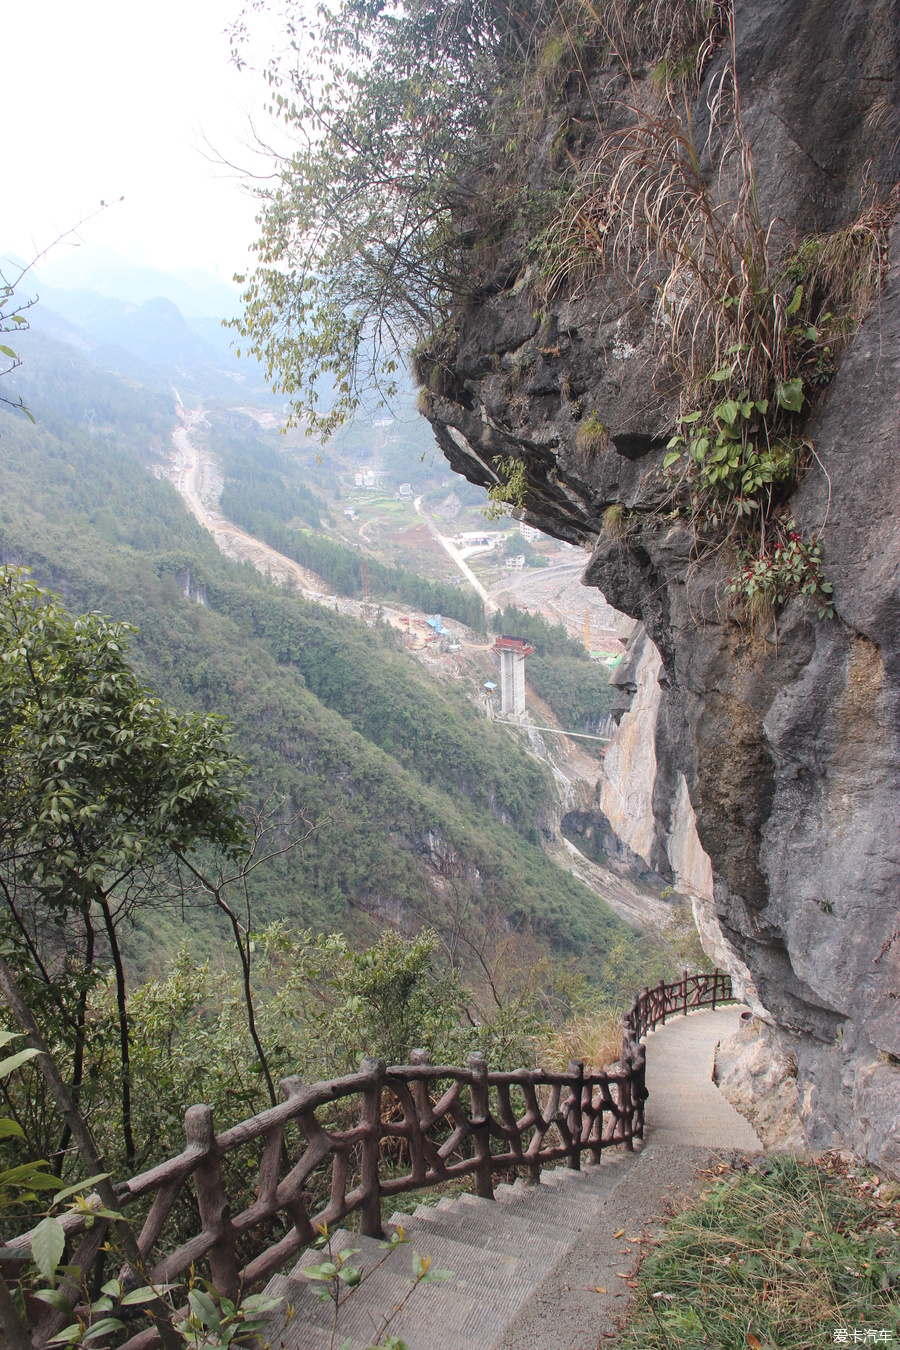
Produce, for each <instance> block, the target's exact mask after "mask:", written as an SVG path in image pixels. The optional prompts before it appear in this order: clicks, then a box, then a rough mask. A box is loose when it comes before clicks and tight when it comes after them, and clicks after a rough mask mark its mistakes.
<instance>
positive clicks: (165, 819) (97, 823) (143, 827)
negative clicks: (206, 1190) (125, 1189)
mask: <svg viewBox="0 0 900 1350" xmlns="http://www.w3.org/2000/svg"><path fill="white" fill-rule="evenodd" d="M131 631H133V630H130V629H129V626H128V625H126V624H121V623H112V622H110V621H109V620H108V619H105V618H103V617H102V616H100V615H98V614H91V615H86V616H83V617H82V618H80V619H72V618H71V617H70V616H69V614H68V613H67V612H66V610H65V609H64V608H63V607H62V605H60V604H59V603H58V602H57V601H56V600H55V599H54V598H53V597H52V596H51V595H49V593H48V592H46V591H44V590H42V589H41V588H40V587H38V586H37V585H36V584H35V583H34V582H33V581H32V580H31V579H30V578H29V577H28V575H27V574H26V573H25V572H23V571H22V570H21V569H19V568H10V567H4V568H0V737H2V740H3V745H4V754H3V759H2V764H0V841H2V842H0V889H2V892H3V895H4V898H5V900H6V905H7V908H8V910H9V914H10V917H11V918H12V920H13V923H14V925H15V927H16V929H17V930H18V932H19V933H20V934H21V937H22V939H23V940H25V941H26V942H27V943H30V944H31V946H32V949H33V950H34V944H33V941H32V939H31V938H30V936H29V932H28V927H27V925H26V923H25V921H24V920H23V917H22V912H21V911H22V907H23V905H24V906H27V907H28V908H29V909H31V910H33V909H34V908H35V907H37V909H38V910H43V911H46V912H47V913H48V915H50V916H55V918H56V920H57V923H58V925H65V923H66V920H67V919H69V918H71V917H73V916H76V915H77V916H80V918H81V920H82V921H83V924H84V929H85V937H86V944H85V965H86V966H88V967H89V966H90V965H92V963H93V955H94V934H93V926H94V922H95V920H94V914H95V913H97V914H98V915H99V916H100V917H101V918H102V924H103V927H104V929H105V933H106V939H107V941H108V943H109V948H110V952H111V955H112V960H113V964H114V967H115V972H116V987H117V996H118V1006H119V1033H120V1050H121V1065H122V1127H123V1131H124V1135H125V1140H126V1149H127V1152H128V1153H129V1155H130V1156H132V1157H133V1156H134V1140H133V1134H132V1127H131V1089H130V1071H129V1036H128V1019H127V1010H126V993H125V972H124V965H123V961H122V955H121V950H120V944H119V938H118V933H117V924H118V921H119V919H120V918H121V917H122V915H123V914H125V913H126V912H127V911H128V910H129V909H130V908H132V907H133V906H135V905H139V904H141V903H145V902H147V901H148V900H151V901H152V900H153V899H155V898H156V885H155V881H156V872H157V870H158V869H159V868H160V866H161V865H162V864H164V863H166V862H170V861H172V860H173V859H174V858H176V857H177V856H179V855H183V854H186V853H190V852H192V851H193V850H194V849H196V848H197V846H198V845H200V844H212V845H214V846H217V847H219V848H221V849H223V850H224V851H225V852H226V853H228V854H231V855H236V854H239V853H240V852H241V851H242V850H243V849H244V848H245V847H246V843H247V832H246V828H245V825H244V821H243V817H242V816H241V813H240V799H241V793H240V788H239V786H238V782H237V780H238V779H239V778H240V777H242V776H243V773H244V771H245V766H244V764H243V762H242V761H241V760H239V759H238V758H237V757H236V756H235V755H234V754H232V753H231V751H230V749H229V748H228V745H227V740H226V735H225V727H224V724H223V722H222V720H221V718H218V717H215V716H198V715H196V714H193V715H188V716H178V715H176V714H175V713H173V712H171V711H170V710H169V709H168V708H166V707H164V706H163V705H162V704H161V703H160V701H159V699H157V698H155V697H154V696H153V694H152V693H151V691H150V690H149V689H148V688H147V686H146V685H145V684H143V683H142V681H140V680H139V679H138V678H137V676H136V675H135V673H134V671H133V670H132V669H131V667H130V666H129V664H128V661H127V659H126V653H127V644H128V636H129V633H130V632H131ZM80 997H81V994H79V999H80ZM81 1016H82V1009H81V1008H80V1007H79V1010H78V1012H77V1013H76V1014H75V1021H76V1039H78V1040H83V1035H84V1027H83V1025H81V1026H79V1018H80V1017H81ZM79 1070H80V1065H79Z"/></svg>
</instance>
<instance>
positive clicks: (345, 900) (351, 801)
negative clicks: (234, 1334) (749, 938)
mask: <svg viewBox="0 0 900 1350" xmlns="http://www.w3.org/2000/svg"><path fill="white" fill-rule="evenodd" d="M19 345H20V347H21V348H22V354H23V355H24V356H25V359H26V366H25V368H24V371H23V372H21V373H20V378H19V382H18V390H19V391H21V392H22V394H23V396H24V397H25V399H26V402H27V403H28V404H29V406H30V407H31V408H32V410H33V412H34V414H35V418H36V425H35V426H32V425H31V424H30V423H28V422H27V421H26V420H25V419H24V418H23V417H22V416H20V415H14V414H11V413H3V414H0V431H2V441H0V448H2V456H0V493H2V508H0V551H2V557H3V559H4V560H5V561H15V562H20V563H23V564H26V565H28V566H30V567H31V568H32V569H33V571H34V574H35V576H36V577H37V578H38V579H39V580H40V581H41V582H42V583H43V584H46V585H48V586H50V587H52V588H53V589H54V590H56V591H57V592H59V593H60V594H61V595H62V596H63V597H64V598H65V601H66V603H67V605H68V607H69V608H70V610H71V611H72V612H80V611H84V610H92V609H99V610H102V611H105V612H107V613H109V614H111V615H113V616H115V617H116V618H119V619H125V620H128V621H129V622H132V623H134V624H136V625H137V626H138V628H139V630H140V632H139V635H138V636H137V637H136V638H135V640H134V646H133V656H134V659H135V661H136V664H137V665H138V666H139V667H140V668H141V670H142V672H143V673H145V674H146V675H147V677H148V678H149V679H150V681H151V683H152V684H153V686H154V688H155V689H156V690H157V691H158V692H159V693H160V695H161V696H163V697H164V698H166V699H167V700H169V701H171V702H172V703H174V704H176V705H177V706H179V707H183V708H188V707H191V708H197V709H203V710H214V711H217V712H221V713H224V714H225V715H227V716H228V717H229V718H230V719H231V720H232V722H233V724H234V727H235V731H236V738H237V744H238V747H239V748H240V750H241V751H242V752H243V753H244V754H245V755H246V756H247V758H248V759H249V761H250V763H251V765H252V769H253V783H254V792H255V793H256V794H257V795H258V797H259V799H260V801H262V800H263V799H264V798H265V797H266V796H267V794H268V793H269V792H270V791H272V790H274V791H276V792H278V793H283V794H285V795H286V796H287V797H288V798H289V799H290V802H291V803H292V805H293V806H294V808H295V809H301V808H302V809H303V811H304V812H305V813H306V814H307V815H308V816H309V817H310V818H312V819H313V820H315V821H317V822H318V828H317V830H316V832H315V833H314V834H313V836H312V837H311V838H310V839H309V841H308V842H307V843H306V844H305V845H304V848H303V851H302V856H301V854H300V853H299V852H295V853H293V854H291V855H289V856H287V857H286V858H284V859H283V860H281V861H280V862H278V863H277V864H273V865H272V866H271V867H270V868H269V869H267V870H266V872H265V874H257V877H256V879H255V891H254V903H255V906H256V909H257V914H258V917H259V920H260V921H262V920H264V919H271V918H275V917H286V918H288V919H289V920H290V921H291V923H292V924H293V925H296V926H303V925H311V926H313V927H315V928H318V929H333V928H343V929H345V930H346V931H348V933H349V934H350V935H351V936H353V935H354V934H355V935H356V936H357V937H358V938H362V937H365V936H366V935H367V934H370V933H371V932H372V931H374V928H375V927H376V926H380V925H381V924H382V923H383V922H384V921H385V919H388V920H390V921H392V922H396V923H399V924H400V925H401V926H405V927H412V926H415V925H416V924H418V923H421V922H422V921H423V920H427V919H428V917H429V915H430V914H432V913H433V912H434V907H435V906H436V905H441V904H446V903H447V898H446V897H447V889H446V886H445V888H444V899H443V900H441V899H440V890H439V888H437V889H436V888H435V886H434V885H433V884H432V882H433V881H434V879H435V877H437V876H438V875H439V874H440V875H443V877H444V878H445V879H446V880H447V881H448V882H449V883H452V884H451V890H452V889H453V887H455V888H456V890H457V891H458V890H459V888H465V887H470V888H471V887H473V886H474V887H477V888H478V889H479V894H483V895H485V896H487V897H490V898H491V902H492V903H495V904H499V905H501V906H502V908H503V910H504V913H505V915H507V916H508V920H509V923H510V924H511V925H516V924H524V925H525V926H526V927H533V929H534V930H535V931H536V932H537V933H538V934H541V935H544V936H545V937H546V938H547V939H549V941H550V943H551V944H552V946H553V947H554V948H555V949H556V950H557V951H558V952H559V953H560V954H571V955H573V956H579V957H583V958H585V959H586V965H588V966H591V965H592V966H593V968H594V971H595V973H596V972H597V971H599V968H600V967H599V965H598V964H597V958H598V957H601V956H602V954H603V952H604V951H605V950H606V949H607V947H608V946H609V944H610V942H611V941H612V940H614V939H617V938H621V937H622V936H623V935H626V936H627V933H628V930H626V929H624V926H623V925H621V923H620V922H619V921H618V920H617V919H615V917H614V916H613V915H612V914H611V912H610V911H609V910H607V909H606V907H605V906H604V905H603V904H602V902H600V901H599V900H597V899H596V897H595V896H593V895H592V894H591V893H589V892H588V891H587V890H586V889H584V888H583V887H582V886H581V885H580V884H579V883H577V882H576V881H574V880H573V879H572V878H570V877H569V876H567V875H565V874H564V873H562V872H560V871H559V870H558V869H557V868H555V867H554V865H553V864H552V863H550V862H549V861H548V859H547V858H546V857H545V856H544V854H543V852H542V851H541V848H540V843H539V837H538V827H539V825H540V822H541V818H542V813H543V812H544V811H545V810H546V808H547V805H548V803H549V802H550V801H551V800H552V797H553V793H554V790H555V789H554V787H553V784H552V781H551V780H550V777H549V774H548V773H547V772H546V770H545V769H544V768H543V766H541V765H539V764H537V763H536V762H535V761H534V760H533V759H531V758H530V757H528V756H527V755H526V754H525V753H524V752H523V751H522V750H521V749H520V747H519V746H518V744H517V743H516V742H515V741H514V740H513V739H511V738H510V737H509V735H508V734H507V733H505V732H504V731H502V730H501V729H499V728H496V727H493V726H491V725H490V724H489V723H488V722H486V721H485V720H483V719H482V718H481V717H480V716H477V715H476V713H475V711H474V709H473V707H472V705H471V704H470V703H469V702H468V701H467V700H466V697H465V693H464V691H463V690H461V689H459V688H456V687H453V686H449V687H448V685H446V684H442V683H439V682H437V681H434V680H432V679H430V678H429V677H428V676H427V675H426V674H425V673H424V672H423V671H422V670H421V669H420V668H419V667H418V666H417V665H416V664H415V663H414V662H413V661H411V660H410V659H409V658H408V656H407V655H406V654H405V653H404V652H403V651H402V650H401V649H399V648H398V647H397V645H396V640H395V638H394V636H393V635H392V634H391V633H390V631H389V630H386V629H378V628H376V629H366V628H365V627H364V626H363V625H362V624H359V623H356V622H355V621H353V620H351V619H348V618H346V617H342V616H340V615H337V614H335V613H333V612H330V611H327V610H324V609H320V608H317V607H316V606H314V605H311V604H309V603H307V602H306V601H304V600H302V599H301V598H299V597H297V596H294V595H290V594H286V593H284V592H282V591H279V590H277V589H276V588H275V587H273V586H272V585H271V584H270V583H268V582H267V581H266V580H265V579H263V578H262V577H260V576H259V575H258V574H257V573H256V572H255V571H254V570H253V569H252V568H250V567H249V566H244V567H242V566H239V565H236V564H233V563H230V562H228V561H227V560H225V559H223V558H222V556H221V555H220V554H219V552H218V551H217V549H216V547H215V544H214V542H213V540H212V539H211V538H210V536H209V535H208V534H206V533H205V532H204V531H203V530H201V528H200V527H199V526H198V525H197V524H196V522H195V521H194V520H193V518H192V517H191V516H190V515H189V514H188V513H187V511H186V510H185V509H184V507H183V505H182V503H181V501H180V500H179V498H178V497H177V495H176V493H175V491H174V489H173V488H172V487H171V486H170V484H169V483H168V482H166V481H164V480H160V479H158V478H156V477H154V476H153V473H152V471H151V470H152V468H153V465H154V462H158V454H159V451H160V449H161V448H162V447H163V445H164V444H165V443H166V441H167V439H168V435H169V433H170V429H171V416H170V413H169V409H168V407H167V401H166V399H165V398H164V397H163V396H161V395H159V394H157V393H155V392H151V391H148V390H146V389H144V388H141V387H134V386H130V385H128V384H126V383H124V382H123V381H122V380H119V379H117V378H116V377H115V376H114V375H110V374H107V373H105V372H103V371H100V370H98V369H97V368H95V367H92V366H90V365H88V363H87V362H86V361H84V360H83V358H81V357H80V356H79V355H78V354H77V353H74V352H73V351H72V350H71V349H70V348H65V347H61V346H59V345H58V344H55V343H53V342H51V341H49V340H48V339H46V337H44V336H42V335H39V334H30V335H28V336H27V338H26V339H24V340H23V341H21V342H20V344H19ZM86 410H92V411H93V416H92V417H90V418H88V417H87V416H86ZM198 598H199V599H200V600H201V601H202V603H198ZM188 917H189V919H190V921H191V928H192V929H193V930H199V931H201V932H202V933H204V934H206V933H208V932H209V931H210V930H209V929H208V927H207V926H206V925H207V921H206V919H205V918H201V916H200V915H197V914H194V915H189V916H188ZM173 923H174V920H173ZM154 924H156V921H155V920H154ZM160 933H164V935H165V941H164V943H163V944H162V946H168V947H169V948H171V946H172V945H173V944H174V943H175V942H176V941H178V940H180V937H181V936H183V935H181V934H179V932H178V931H177V930H176V929H175V928H169V929H166V927H165V925H163V928H161V929H157V928H156V927H155V930H154V944H155V945H154V946H153V947H152V951H151V944H150V941H149V939H148V938H147V937H146V936H145V937H143V938H141V937H140V935H138V936H137V937H136V938H135V940H134V943H133V948H132V950H133V955H134V958H135V959H138V958H139V964H140V965H141V966H142V967H145V966H146V964H147V962H148V961H151V959H158V958H159V957H160V956H161V955H163V954H164V952H163V951H162V947H161V946H160V943H159V934H160Z"/></svg>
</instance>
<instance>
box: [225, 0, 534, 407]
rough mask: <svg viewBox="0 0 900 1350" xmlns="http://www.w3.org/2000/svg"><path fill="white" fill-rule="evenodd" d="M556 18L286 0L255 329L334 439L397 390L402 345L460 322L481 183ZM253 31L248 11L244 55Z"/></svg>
mask: <svg viewBox="0 0 900 1350" xmlns="http://www.w3.org/2000/svg"><path fill="white" fill-rule="evenodd" d="M551 13H555V10H554V9H553V7H552V6H550V5H549V4H544V3H543V0H522V2H520V3H516V4H512V3H508V2H507V0H457V3H454V4H452V5H446V4H443V3H441V2H440V0H402V3H400V4H398V5H392V6H387V5H380V4H378V5H372V4H368V3H366V0H340V2H339V3H337V4H335V5H333V6H332V5H321V6H319V7H318V9H317V10H316V12H315V16H314V17H310V16H309V11H308V10H306V9H305V8H303V7H301V6H300V5H299V4H296V5H295V4H289V5H288V7H287V15H286V34H285V36H286V40H287V42H286V45H287V49H288V50H287V54H286V56H285V58H284V59H283V60H282V59H276V60H275V61H273V62H272V64H271V65H270V66H269V68H268V70H267V72H266V75H267V79H268V83H269V88H270V105H271V108H272V111H273V113H274V114H275V116H277V117H278V118H279V119H280V120H281V122H282V124H283V126H284V128H285V129H286V130H287V132H288V134H289V136H290V137H291V139H292V142H293V145H294V149H293V151H292V153H291V154H290V156H289V157H285V158H284V159H282V160H281V161H280V163H279V165H278V170H279V175H278V183H277V185H276V186H275V187H273V188H271V189H268V188H266V189H264V190H263V191H262V192H261V194H260V195H261V197H262V208H261V213H260V221H261V225H262V234H261V236H260V239H259V242H258V244H257V254H258V260H259V265H258V267H257V270H256V271H255V273H254V274H253V275H252V276H251V277H250V278H249V279H248V280H247V290H246V293H245V302H246V311H245V317H244V320H243V324H242V329H241V331H242V335H243V336H244V337H245V338H246V339H247V340H248V343H249V346H250V349H251V350H252V351H254V352H255V353H256V354H257V355H258V356H259V357H260V358H261V359H262V360H263V361H264V363H265V366H266V369H267V374H268V378H270V379H273V380H276V381H277V384H276V387H277V388H280V389H281V390H282V391H283V392H284V393H285V394H287V395H288V396H289V397H290V398H291V400H292V402H293V405H294V408H295V410H296V412H297V413H298V415H300V416H302V417H303V419H304V420H306V422H307V423H308V424H309V425H311V426H315V427H318V428H319V429H320V430H322V431H323V432H325V433H326V434H327V433H329V432H330V431H332V430H333V429H334V428H335V426H337V425H338V424H339V423H340V422H342V421H344V420H346V418H347V417H348V416H349V415H350V414H351V413H352V412H353V410H354V408H355V407H356V406H358V404H359V401H360V398H361V394H362V392H363V391H365V390H366V389H374V390H375V391H376V392H377V393H378V394H379V395H381V396H383V397H387V398H390V397H391V396H392V395H393V394H394V393H396V390H397V374H398V368H399V367H398V360H399V353H400V352H401V351H405V350H406V349H408V348H409V347H410V346H412V345H413V344H414V342H415V341H416V340H417V339H420V338H424V337H426V336H429V335H431V334H433V333H434V332H435V331H436V330H438V329H439V328H440V326H441V324H442V323H443V322H444V321H445V319H446V317H447V314H448V307H449V305H450V302H451V300H452V299H453V298H457V297H458V296H459V293H460V287H461V285H463V284H464V283H463V282H462V281H461V273H462V269H461V268H460V265H459V257H460V254H461V253H462V254H465V252H466V251H467V249H468V248H469V247H471V244H472V242H473V236H477V237H480V236H481V235H482V233H484V229H483V226H481V225H480V224H479V223H478V222H477V221H476V219H475V218H474V216H473V206H474V191H473V189H472V187H471V184H470V186H469V187H467V181H468V180H471V178H472V175H473V174H474V172H475V169H476V166H477V165H478V164H479V163H480V160H481V155H482V152H483V148H484V144H485V142H486V141H487V140H489V139H490V137H491V135H492V133H493V127H492V119H493V118H494V117H495V115H496V109H495V103H496V99H497V96H498V93H501V92H502V88H503V85H504V83H507V82H509V83H511V84H513V86H514V83H515V79H514V71H515V69H516V65H517V62H518V61H519V60H521V58H522V56H523V55H524V53H525V52H526V51H528V50H529V49H530V48H531V47H532V44H533V37H534V33H535V31H536V30H537V29H539V28H540V27H541V25H542V24H543V23H544V22H545V20H546V16H547V15H549V14H551ZM246 36H247V25H246V22H245V21H243V20H242V21H241V22H239V23H238V24H237V25H235V28H234V32H233V37H234V55H235V59H236V60H237V62H238V63H239V64H242V63H243V61H244V55H243V53H244V51H245V45H244V39H245V38H246ZM461 221H462V222H464V223H462V224H461ZM242 280H244V278H242ZM323 385H324V386H326V387H327V390H328V393H329V395H330V398H331V407H330V408H329V409H328V410H327V411H326V412H324V413H320V412H319V411H318V407H317V404H318V397H319V387H320V386H323Z"/></svg>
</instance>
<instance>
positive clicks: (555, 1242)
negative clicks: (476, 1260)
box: [391, 1200, 569, 1270]
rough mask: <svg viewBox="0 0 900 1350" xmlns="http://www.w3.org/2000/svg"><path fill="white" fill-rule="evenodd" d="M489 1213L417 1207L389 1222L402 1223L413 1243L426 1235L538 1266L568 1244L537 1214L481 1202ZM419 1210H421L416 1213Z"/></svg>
mask: <svg viewBox="0 0 900 1350" xmlns="http://www.w3.org/2000/svg"><path fill="white" fill-rule="evenodd" d="M485 1205H487V1206H488V1207H489V1209H490V1210H492V1211H493V1212H492V1213H485V1212H484V1211H483V1210H482V1209H480V1208H479V1209H475V1208H474V1207H473V1206H471V1205H461V1206H459V1208H457V1209H437V1208H436V1207H431V1208H426V1207H425V1206H424V1205H423V1206H420V1210H417V1211H416V1213H415V1214H412V1215H408V1216H406V1218H404V1217H403V1216H402V1215H398V1214H395V1215H394V1216H393V1218H392V1219H391V1222H392V1223H398V1222H400V1223H402V1224H403V1226H404V1230H405V1232H406V1234H407V1236H408V1237H409V1238H410V1239H411V1240H412V1241H413V1242H414V1243H423V1244H424V1243H427V1242H429V1241H430V1237H429V1234H431V1233H440V1234H442V1235H443V1236H444V1237H449V1238H453V1239H454V1240H457V1241H464V1242H467V1243H468V1244H469V1245H470V1246H473V1247H490V1248H491V1249H492V1250H494V1251H500V1252H505V1253H506V1254H507V1255H509V1256H516V1257H518V1258H519V1259H520V1260H521V1261H522V1262H524V1263H526V1264H528V1265H529V1266H532V1265H538V1266H540V1267H541V1268H542V1269H544V1270H549V1269H550V1268H551V1267H552V1265H553V1264H554V1262H555V1261H556V1260H557V1259H558V1258H559V1257H560V1256H561V1255H562V1254H563V1253H564V1252H565V1251H567V1250H568V1247H569V1239H568V1238H565V1239H563V1238H561V1237H560V1236H559V1235H558V1234H556V1233H555V1232H554V1231H553V1229H552V1227H548V1226H547V1225H546V1223H545V1222H544V1221H543V1219H542V1216H541V1214H540V1213H535V1214H533V1215H531V1216H529V1217H528V1218H524V1217H522V1216H520V1215H518V1214H515V1213H512V1212H511V1211H510V1210H509V1209H508V1208H507V1206H505V1205H496V1204H492V1203H491V1201H489V1200H487V1201H485ZM420 1211H421V1212H420Z"/></svg>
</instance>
